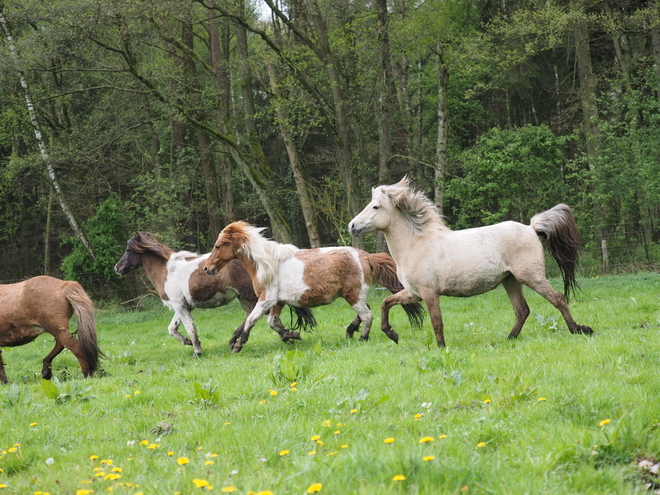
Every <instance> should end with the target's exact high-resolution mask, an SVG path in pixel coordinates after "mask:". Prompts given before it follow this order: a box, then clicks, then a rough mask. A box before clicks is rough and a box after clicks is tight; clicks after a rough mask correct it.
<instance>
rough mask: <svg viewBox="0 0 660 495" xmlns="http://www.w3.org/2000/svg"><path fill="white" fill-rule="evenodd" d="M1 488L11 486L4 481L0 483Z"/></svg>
mask: <svg viewBox="0 0 660 495" xmlns="http://www.w3.org/2000/svg"><path fill="white" fill-rule="evenodd" d="M0 488H9V487H8V486H7V485H5V484H4V483H0Z"/></svg>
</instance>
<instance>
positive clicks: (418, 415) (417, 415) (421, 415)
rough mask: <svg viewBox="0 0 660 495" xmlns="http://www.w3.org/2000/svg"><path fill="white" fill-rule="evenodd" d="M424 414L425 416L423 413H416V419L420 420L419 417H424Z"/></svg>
mask: <svg viewBox="0 0 660 495" xmlns="http://www.w3.org/2000/svg"><path fill="white" fill-rule="evenodd" d="M423 416H424V415H423V414H419V413H417V414H415V419H416V420H418V419H422V417H423Z"/></svg>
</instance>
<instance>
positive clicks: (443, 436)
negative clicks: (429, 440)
mask: <svg viewBox="0 0 660 495" xmlns="http://www.w3.org/2000/svg"><path fill="white" fill-rule="evenodd" d="M438 438H439V439H442V438H447V435H440V436H439V437H438Z"/></svg>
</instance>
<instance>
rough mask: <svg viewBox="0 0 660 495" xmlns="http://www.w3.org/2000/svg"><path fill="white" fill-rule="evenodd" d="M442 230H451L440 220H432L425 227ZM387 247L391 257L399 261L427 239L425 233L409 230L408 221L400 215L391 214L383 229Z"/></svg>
mask: <svg viewBox="0 0 660 495" xmlns="http://www.w3.org/2000/svg"><path fill="white" fill-rule="evenodd" d="M437 228H439V230H440V231H443V232H445V231H446V232H451V230H450V229H449V228H448V227H447V226H446V225H445V224H444V223H442V222H440V221H438V222H435V221H433V222H432V223H431V224H429V225H428V226H427V229H437ZM383 234H384V235H385V241H386V242H387V247H388V249H389V251H390V254H391V255H392V258H394V259H395V260H396V262H397V263H400V262H401V261H402V260H404V259H406V258H407V255H409V254H410V253H413V252H415V251H416V250H417V245H418V244H419V243H424V242H425V240H426V239H427V236H426V235H418V234H415V233H414V232H412V231H411V229H410V225H408V222H407V221H406V220H405V219H404V218H403V217H401V216H399V215H397V216H393V217H392V220H391V222H390V225H389V226H388V227H387V229H384V230H383Z"/></svg>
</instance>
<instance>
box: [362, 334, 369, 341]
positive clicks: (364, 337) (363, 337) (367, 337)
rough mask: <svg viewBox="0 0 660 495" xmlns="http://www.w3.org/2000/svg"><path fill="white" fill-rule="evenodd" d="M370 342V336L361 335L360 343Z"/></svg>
mask: <svg viewBox="0 0 660 495" xmlns="http://www.w3.org/2000/svg"><path fill="white" fill-rule="evenodd" d="M368 340H369V336H368V335H360V342H367V341H368Z"/></svg>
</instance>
